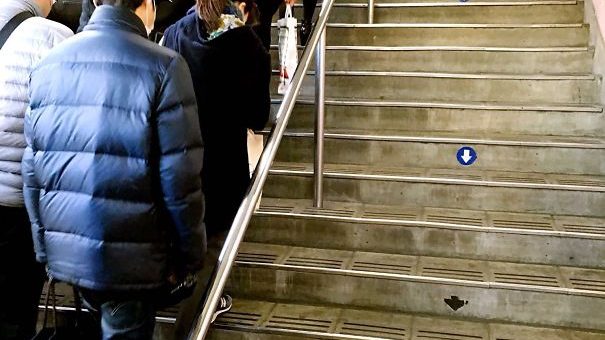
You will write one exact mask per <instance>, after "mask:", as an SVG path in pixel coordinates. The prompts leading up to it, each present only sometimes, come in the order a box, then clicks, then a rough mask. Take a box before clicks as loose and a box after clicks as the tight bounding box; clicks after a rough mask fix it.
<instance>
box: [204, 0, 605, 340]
mask: <svg viewBox="0 0 605 340" xmlns="http://www.w3.org/2000/svg"><path fill="white" fill-rule="evenodd" d="M420 1H422V2H420ZM583 11H584V2H583V1H575V0H572V1H566V0H554V1H550V0H549V1H542V0H529V1H521V0H513V1H509V0H507V1H504V0H489V1H481V2H473V1H471V2H456V1H451V0H446V1H440V2H435V0H419V1H417V2H410V1H407V2H402V0H399V1H398V2H387V1H384V0H383V1H379V2H378V3H377V4H376V10H375V13H376V17H375V24H372V25H369V24H364V21H366V20H367V5H366V4H365V3H364V2H354V3H353V2H347V3H338V4H336V5H335V8H334V9H333V12H332V13H333V14H332V16H331V21H332V23H331V24H330V25H329V26H328V28H327V43H328V48H327V56H326V61H327V70H328V72H327V77H326V97H327V98H328V100H327V107H326V115H327V116H326V124H327V133H326V145H325V152H326V172H325V176H326V178H325V197H326V202H325V206H324V208H323V209H317V208H313V206H312V202H311V199H312V196H313V183H312V172H313V164H312V162H313V134H312V131H313V119H314V113H313V105H312V100H311V98H312V95H313V82H312V77H311V76H310V77H309V79H308V82H307V83H306V85H304V87H303V90H302V93H301V98H302V99H301V100H300V102H299V103H298V104H297V107H296V109H295V112H294V113H293V116H292V117H293V118H292V121H291V122H290V125H289V131H288V132H287V134H286V136H285V137H284V140H283V142H282V144H281V146H280V150H279V153H278V156H277V160H276V161H275V162H274V164H273V168H272V171H271V173H270V177H269V179H268V181H267V185H266V186H265V188H264V193H263V200H262V203H261V208H260V209H259V211H258V212H257V213H256V214H255V216H254V218H253V220H252V223H251V225H250V227H249V230H248V233H247V235H246V240H245V242H244V244H242V246H241V248H240V252H239V255H238V258H237V262H236V265H235V267H234V268H233V271H232V274H231V277H230V280H229V283H228V287H227V291H228V292H229V293H230V294H231V295H232V296H233V297H234V308H233V309H232V311H231V312H229V313H227V314H225V315H224V316H223V317H222V318H220V319H218V320H217V322H216V323H215V326H214V328H213V331H212V332H211V334H210V335H209V337H208V338H210V339H215V340H218V339H220V340H227V339H228V340H237V339H250V340H252V339H254V340H261V339H263V340H264V339H271V340H282V339H343V340H349V339H351V340H353V339H356V340H377V339H402V340H403V339H406V340H407V339H409V340H412V339H414V340H420V339H426V340H428V339H437V340H478V339H485V340H522V339H523V340H534V339H548V340H554V339H583V340H596V339H600V340H603V339H605V140H604V139H603V138H604V137H605V129H604V128H605V117H604V113H603V108H602V106H601V104H600V103H599V102H600V99H599V95H598V90H599V88H600V86H601V79H600V78H599V77H598V76H595V75H594V74H592V73H591V70H592V57H593V52H594V51H593V49H592V48H591V47H590V46H588V39H589V38H588V34H589V31H588V29H589V28H588V27H587V25H585V24H584V23H583ZM298 12H299V13H298V14H301V12H302V11H298ZM273 59H274V62H275V63H277V58H276V57H275V56H274V58H273ZM276 98H277V96H276ZM305 98H307V99H305ZM278 103H279V100H278V99H276V105H277V104H278ZM463 146H470V147H472V148H473V149H474V150H475V151H476V153H477V160H476V161H475V162H474V163H473V164H472V165H461V164H460V163H459V161H458V160H457V157H456V154H457V151H458V150H459V149H460V148H461V147H463Z"/></svg>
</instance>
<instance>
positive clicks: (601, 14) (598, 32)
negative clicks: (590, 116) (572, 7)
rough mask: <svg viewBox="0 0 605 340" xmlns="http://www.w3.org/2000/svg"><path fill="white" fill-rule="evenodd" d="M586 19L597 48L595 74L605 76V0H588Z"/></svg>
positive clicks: (604, 93) (604, 90) (604, 89)
mask: <svg viewBox="0 0 605 340" xmlns="http://www.w3.org/2000/svg"><path fill="white" fill-rule="evenodd" d="M584 20H585V22H586V23H588V24H589V25H590V45H591V46H594V48H595V55H594V68H593V71H594V73H595V74H600V75H601V77H603V76H605V41H604V40H603V38H604V37H605V0H586V1H585V12H584ZM600 91H601V92H600V93H601V96H600V97H601V103H605V86H603V78H601V89H600Z"/></svg>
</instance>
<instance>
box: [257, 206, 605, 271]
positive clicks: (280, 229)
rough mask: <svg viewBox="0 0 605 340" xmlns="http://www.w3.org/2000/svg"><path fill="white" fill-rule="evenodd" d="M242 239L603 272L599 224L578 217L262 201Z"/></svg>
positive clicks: (604, 222) (604, 230)
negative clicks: (546, 265) (594, 269)
mask: <svg viewBox="0 0 605 340" xmlns="http://www.w3.org/2000/svg"><path fill="white" fill-rule="evenodd" d="M318 235H321V237H318ZM246 241H250V242H261V243H271V244H280V245H291V246H301V247H319V248H326V249H339V250H350V251H367V252H377V253H385V254H401V255H415V256H433V257H452V258H463V259H473V260H489V261H507V262H520V263H534V264H549V265H563V266H581V267H591V268H601V269H603V268H605V219H603V218H586V217H577V216H562V215H548V214H532V213H524V214H523V213H510V212H498V211H484V210H464V209H445V208H430V207H404V206H388V205H371V204H360V203H348V202H347V203H345V202H331V201H326V202H324V207H323V208H315V207H313V205H312V202H311V200H304V199H302V200H301V199H299V200H296V199H275V198H266V197H265V198H263V200H262V202H261V207H260V209H259V210H258V211H257V212H256V213H255V215H254V217H253V219H252V222H251V224H250V226H249V228H248V231H247V233H246Z"/></svg>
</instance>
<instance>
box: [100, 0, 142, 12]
mask: <svg viewBox="0 0 605 340" xmlns="http://www.w3.org/2000/svg"><path fill="white" fill-rule="evenodd" d="M143 1H145V0H94V3H95V5H97V6H101V5H110V6H115V7H123V8H128V9H129V10H132V11H134V10H136V9H137V8H139V7H140V6H141V5H142V4H143Z"/></svg>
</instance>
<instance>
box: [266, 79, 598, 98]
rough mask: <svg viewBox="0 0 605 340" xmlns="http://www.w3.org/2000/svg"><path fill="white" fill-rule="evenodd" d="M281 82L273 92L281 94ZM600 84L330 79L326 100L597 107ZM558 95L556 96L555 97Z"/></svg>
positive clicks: (308, 91)
mask: <svg viewBox="0 0 605 340" xmlns="http://www.w3.org/2000/svg"><path fill="white" fill-rule="evenodd" d="M314 81H315V78H314V77H313V76H307V77H306V78H305V79H304V81H303V85H302V89H301V95H302V96H309V97H310V96H314V95H315V85H314ZM278 83H279V78H278V76H277V75H274V76H273V79H272V84H271V90H272V93H277V85H278ZM597 83H598V82H597V80H518V79H513V80H504V79H461V78H436V77H434V78H423V77H393V76H352V75H346V76H339V75H328V76H326V96H328V97H337V98H350V99H359V98H366V99H382V100H403V101H406V100H408V101H419V100H439V101H448V100H451V101H476V102H482V101H485V102H497V101H500V102H515V103H535V102H540V103H548V102H550V103H576V104H580V103H595V102H597V101H598V99H597V98H598V95H597V86H598V85H597ZM553 93H556V94H557V95H556V96H553Z"/></svg>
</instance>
